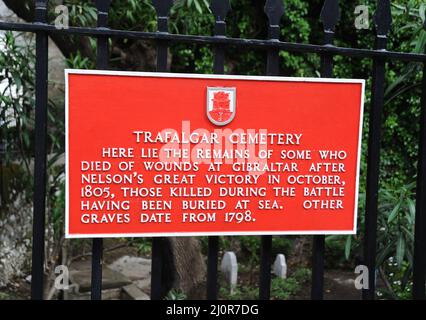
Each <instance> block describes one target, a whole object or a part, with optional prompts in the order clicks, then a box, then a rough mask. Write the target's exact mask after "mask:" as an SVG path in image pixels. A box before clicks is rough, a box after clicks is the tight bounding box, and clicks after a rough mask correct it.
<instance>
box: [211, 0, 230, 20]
mask: <svg viewBox="0 0 426 320" xmlns="http://www.w3.org/2000/svg"><path fill="white" fill-rule="evenodd" d="M230 9H231V5H230V3H229V0H212V2H211V3H210V10H211V11H212V12H213V14H214V17H215V19H216V21H225V18H226V15H227V14H228V11H229V10H230Z"/></svg>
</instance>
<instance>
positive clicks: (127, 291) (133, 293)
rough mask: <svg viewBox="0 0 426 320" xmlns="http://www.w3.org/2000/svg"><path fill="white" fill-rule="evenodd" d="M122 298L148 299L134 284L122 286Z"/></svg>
mask: <svg viewBox="0 0 426 320" xmlns="http://www.w3.org/2000/svg"><path fill="white" fill-rule="evenodd" d="M123 298H124V299H131V300H150V297H149V296H148V295H147V294H146V293H145V292H143V291H141V290H140V289H139V288H138V287H137V286H136V285H135V284H130V285H128V286H124V287H123Z"/></svg>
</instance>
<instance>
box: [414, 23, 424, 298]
mask: <svg viewBox="0 0 426 320" xmlns="http://www.w3.org/2000/svg"><path fill="white" fill-rule="evenodd" d="M424 29H425V30H426V21H425V23H424ZM425 53H426V48H425ZM421 108H422V112H421V115H420V139H419V140H420V142H419V143H420V144H419V155H418V158H419V160H418V167H417V189H416V223H415V234H414V258H413V261H414V262H413V264H414V266H413V298H414V299H416V300H424V299H425V298H426V292H425V276H426V275H425V273H426V212H425V210H426V203H425V200H426V199H425V197H426V195H425V191H426V62H423V82H422V100H421Z"/></svg>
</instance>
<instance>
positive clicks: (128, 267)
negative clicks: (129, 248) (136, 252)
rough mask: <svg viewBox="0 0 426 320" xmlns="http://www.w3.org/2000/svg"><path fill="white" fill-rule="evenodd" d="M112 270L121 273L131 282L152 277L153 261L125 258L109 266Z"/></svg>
mask: <svg viewBox="0 0 426 320" xmlns="http://www.w3.org/2000/svg"><path fill="white" fill-rule="evenodd" d="M108 267H109V268H110V269H111V270H114V271H116V272H120V273H121V274H123V275H124V276H126V277H127V278H129V279H130V280H140V279H146V278H150V277H151V259H144V258H140V257H131V256H123V257H121V258H119V259H117V260H116V261H114V262H113V263H111V264H110V265H109V266H108Z"/></svg>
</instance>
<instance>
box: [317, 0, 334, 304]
mask: <svg viewBox="0 0 426 320" xmlns="http://www.w3.org/2000/svg"><path fill="white" fill-rule="evenodd" d="M320 18H321V19H320V20H321V22H322V24H323V27H324V40H323V42H324V45H333V38H334V29H335V27H336V25H337V23H338V22H339V19H340V9H339V1H338V0H326V1H325V2H324V5H323V7H322V10H321V15H320ZM332 75H333V56H332V55H330V54H322V55H321V77H323V78H331V77H332ZM324 254H325V236H324V235H317V236H314V238H313V246H312V286H311V299H312V300H322V299H324Z"/></svg>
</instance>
